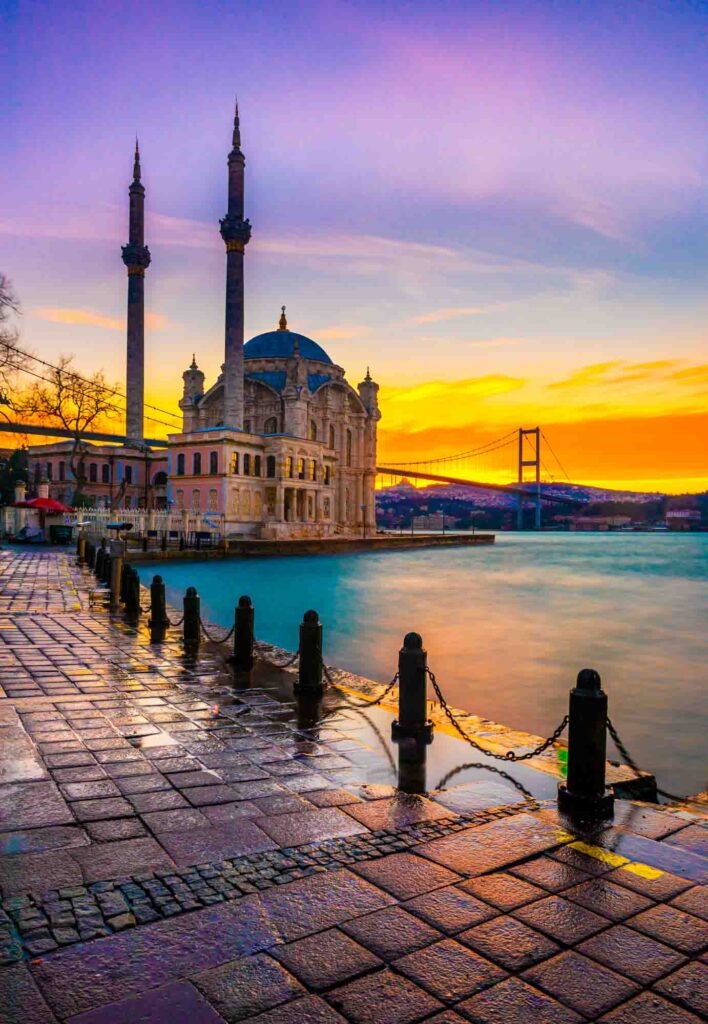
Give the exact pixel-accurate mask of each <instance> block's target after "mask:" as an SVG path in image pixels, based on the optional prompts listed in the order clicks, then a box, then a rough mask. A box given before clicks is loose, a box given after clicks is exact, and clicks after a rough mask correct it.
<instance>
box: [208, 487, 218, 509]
mask: <svg viewBox="0 0 708 1024" xmlns="http://www.w3.org/2000/svg"><path fill="white" fill-rule="evenodd" d="M218 501H219V494H218V491H217V490H216V488H215V487H212V489H211V490H210V491H209V511H210V512H216V510H217V505H218Z"/></svg>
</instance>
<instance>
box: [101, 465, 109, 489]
mask: <svg viewBox="0 0 708 1024" xmlns="http://www.w3.org/2000/svg"><path fill="white" fill-rule="evenodd" d="M110 482H111V467H110V466H109V465H108V463H107V462H104V463H103V465H102V466H101V483H102V484H109V483H110Z"/></svg>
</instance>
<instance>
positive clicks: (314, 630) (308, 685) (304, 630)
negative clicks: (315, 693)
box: [295, 610, 322, 691]
mask: <svg viewBox="0 0 708 1024" xmlns="http://www.w3.org/2000/svg"><path fill="white" fill-rule="evenodd" d="M295 689H296V690H310V691H312V690H321V689H322V625H321V623H320V618H319V615H318V614H317V612H316V611H312V610H310V611H309V612H305V614H304V615H303V618H302V623H301V625H300V665H299V667H298V677H297V683H296V684H295Z"/></svg>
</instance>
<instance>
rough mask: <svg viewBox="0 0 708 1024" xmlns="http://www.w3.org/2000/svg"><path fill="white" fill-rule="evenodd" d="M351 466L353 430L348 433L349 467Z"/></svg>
mask: <svg viewBox="0 0 708 1024" xmlns="http://www.w3.org/2000/svg"><path fill="white" fill-rule="evenodd" d="M351 464H352V432H351V430H348V431H347V465H348V466H351Z"/></svg>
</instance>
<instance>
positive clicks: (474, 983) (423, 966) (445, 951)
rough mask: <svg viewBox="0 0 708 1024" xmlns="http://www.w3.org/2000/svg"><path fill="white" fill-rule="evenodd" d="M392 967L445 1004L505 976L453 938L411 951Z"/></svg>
mask: <svg viewBox="0 0 708 1024" xmlns="http://www.w3.org/2000/svg"><path fill="white" fill-rule="evenodd" d="M393 966H394V967H395V969H396V970H397V971H400V972H401V973H402V974H405V975H406V976H407V977H408V978H410V979H411V980H412V981H414V982H416V983H417V984H418V985H421V986H422V987H423V988H425V989H427V990H428V991H429V992H431V993H432V994H433V995H434V996H436V997H437V998H438V999H440V1000H441V1001H442V1002H444V1003H457V1002H459V1000H460V999H465V998H467V997H468V996H471V995H472V994H473V993H474V992H479V991H480V990H481V989H483V988H487V987H488V986H489V985H493V984H494V983H495V982H497V981H501V980H502V978H505V977H506V971H504V970H502V968H501V967H499V966H497V965H496V964H494V963H492V962H491V961H489V960H486V959H485V958H484V957H481V956H479V955H478V954H477V953H475V952H473V951H472V950H471V949H468V948H467V947H466V946H463V945H461V944H460V943H459V942H456V941H455V940H454V939H443V940H442V941H441V942H435V943H433V945H432V946H426V947H425V949H420V950H418V951H417V952H415V953H409V954H408V955H407V956H404V957H401V958H400V959H399V960H396V961H394V964H393Z"/></svg>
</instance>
